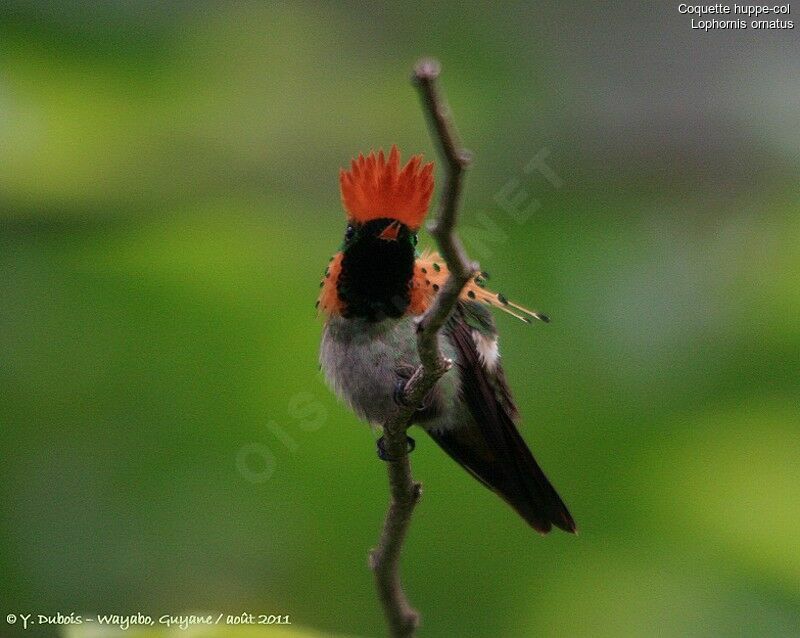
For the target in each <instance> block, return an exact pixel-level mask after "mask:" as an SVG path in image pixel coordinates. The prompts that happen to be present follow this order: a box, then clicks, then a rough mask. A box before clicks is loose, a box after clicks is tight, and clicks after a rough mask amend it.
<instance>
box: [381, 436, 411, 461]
mask: <svg viewBox="0 0 800 638" xmlns="http://www.w3.org/2000/svg"><path fill="white" fill-rule="evenodd" d="M377 446H378V458H379V459H380V460H381V461H386V462H387V463H389V462H391V461H397V460H399V459H397V458H394V457H392V456H389V455H388V454H387V453H386V444H385V442H384V440H383V437H381V438H379V439H378V441H377ZM416 447H417V442H416V441H415V440H414V439H412V438H411V437H410V436H408V435H406V454H411V453H412V452H413V451H414V448H416Z"/></svg>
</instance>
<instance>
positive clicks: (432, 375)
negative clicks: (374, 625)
mask: <svg viewBox="0 0 800 638" xmlns="http://www.w3.org/2000/svg"><path fill="white" fill-rule="evenodd" d="M439 71H440V66H439V63H438V62H437V61H436V60H421V61H420V62H419V63H418V64H417V65H416V67H415V68H414V76H413V78H412V81H413V83H414V85H415V86H416V87H417V89H418V90H419V93H420V97H421V99H422V106H423V110H424V111H425V115H426V116H427V119H428V123H429V125H430V128H431V135H432V137H433V138H434V140H435V141H436V143H437V145H438V147H439V152H440V154H441V155H442V159H443V160H444V164H445V170H444V174H445V175H444V185H443V190H442V196H441V201H440V204H439V212H438V215H437V218H436V220H435V222H433V223H432V224H431V225H430V227H429V230H430V233H431V235H433V237H434V239H435V240H436V244H437V246H438V248H439V252H440V253H441V255H442V257H443V259H444V261H445V263H446V264H447V268H448V270H449V272H450V276H449V277H448V279H447V282H446V283H445V285H444V286H442V289H441V290H440V291H439V294H438V295H436V298H435V299H434V301H433V304H432V305H431V307H430V308H429V309H428V310H427V311H426V312H425V314H424V315H423V316H422V318H421V319H420V320H419V322H418V324H417V349H418V351H419V358H420V362H421V364H422V365H420V367H419V368H418V369H417V370H416V371H415V372H414V374H413V375H412V376H411V378H410V379H409V380H408V382H407V383H406V386H405V389H404V391H403V395H404V396H403V398H404V401H403V403H404V405H403V406H401V407H399V408H398V410H397V411H396V412H395V414H393V415H392V416H391V417H390V418H389V419H388V420H387V421H386V423H385V424H384V427H383V440H384V450H385V452H386V454H387V456H388V458H389V459H391V460H390V461H388V462H387V466H388V473H389V492H390V501H389V510H388V512H387V513H386V519H385V521H384V524H383V531H382V532H381V538H380V541H379V543H378V547H377V548H375V549H374V550H372V552H371V553H370V566H371V567H372V570H373V572H374V574H375V585H376V588H377V590H378V597H379V598H380V601H381V604H382V605H383V609H384V613H385V615H386V620H387V622H388V624H389V634H390V635H391V636H393V637H396V638H401V637H402V638H405V637H407V636H413V635H414V633H415V631H416V628H417V624H418V622H419V615H418V614H417V612H416V611H415V610H414V609H413V608H412V607H411V604H410V603H409V602H408V598H407V597H406V595H405V592H404V591H403V586H402V582H401V580H400V566H399V563H400V552H401V550H402V548H403V542H404V540H405V537H406V533H407V532H408V527H409V525H410V523H411V515H412V513H413V511H414V506H415V505H416V504H417V501H418V500H419V497H420V495H421V486H420V484H419V483H416V482H414V479H413V477H412V475H411V464H410V463H409V459H408V453H407V449H406V445H407V441H406V430H407V429H408V427H409V426H410V425H411V423H412V421H413V418H414V414H415V413H416V411H417V410H418V409H419V408H420V407H421V406H422V403H423V401H424V399H425V397H426V396H427V395H428V393H429V392H430V390H431V389H432V388H433V386H434V385H435V384H436V382H437V381H438V380H439V378H441V376H442V375H443V374H445V372H447V371H448V370H449V369H450V368H451V367H452V365H453V362H452V361H450V360H448V359H446V358H445V357H444V356H443V355H442V352H441V349H440V348H439V332H440V331H441V328H442V326H443V325H444V324H445V322H446V321H447V318H448V317H449V316H450V313H451V312H452V311H453V308H454V307H455V305H456V302H457V301H458V296H459V294H460V293H461V289H462V288H463V287H464V285H465V284H466V283H467V282H468V281H469V279H470V277H471V276H472V275H473V274H474V273H475V272H476V271H477V270H478V266H477V264H474V263H473V262H471V261H470V260H469V258H468V257H467V255H466V252H465V251H464V247H463V246H462V245H461V242H460V241H459V239H458V237H457V235H456V232H455V228H456V224H457V221H458V206H459V201H460V198H461V185H462V181H463V176H464V170H465V169H466V167H467V166H468V165H469V163H470V154H469V153H468V152H467V151H465V150H464V149H463V148H461V143H460V141H459V139H458V135H457V133H456V130H455V126H454V125H453V121H452V118H451V115H450V111H449V108H448V106H447V104H446V102H445V100H444V98H443V97H442V94H441V91H440V89H439V86H438V83H437V80H438V77H439Z"/></svg>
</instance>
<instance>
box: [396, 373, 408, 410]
mask: <svg viewBox="0 0 800 638" xmlns="http://www.w3.org/2000/svg"><path fill="white" fill-rule="evenodd" d="M407 382H408V379H404V378H402V377H400V378H399V379H398V380H397V381H396V382H395V384H394V392H393V393H392V399H394V402H395V403H396V404H397V405H399V406H400V407H402V408H407V407H408V406H409V405H410V404H409V402H408V399H407V398H406V383H407Z"/></svg>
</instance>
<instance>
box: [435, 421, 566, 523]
mask: <svg viewBox="0 0 800 638" xmlns="http://www.w3.org/2000/svg"><path fill="white" fill-rule="evenodd" d="M428 434H430V435H431V437H432V438H433V440H434V441H436V443H438V444H439V446H440V447H441V448H442V449H443V450H444V451H445V452H447V454H448V455H450V457H452V458H453V459H454V460H455V461H456V462H457V463H459V464H460V465H461V466H462V467H464V468H465V469H466V470H467V471H469V472H470V473H471V474H472V475H473V476H474V477H475V478H477V479H478V480H479V481H480V482H481V483H483V484H484V485H485V486H486V487H488V488H489V489H490V490H492V491H493V492H495V493H496V494H498V495H499V496H501V497H502V498H503V499H504V500H505V501H506V502H507V503H508V504H509V505H511V507H513V508H514V509H515V510H516V511H517V513H519V515H520V516H522V518H524V519H525V520H526V521H527V522H528V524H529V525H530V526H531V527H533V528H534V529H535V530H536V531H538V532H540V533H542V534H546V533H547V532H549V531H550V529H551V528H552V526H553V525H555V526H556V527H558V528H559V529H563V530H564V531H565V532H570V533H573V534H574V533H575V532H576V527H575V521H574V520H573V519H572V516H571V515H570V513H569V511H568V510H567V507H566V505H564V503H563V501H562V500H561V498H560V497H559V495H558V493H557V492H556V490H555V488H553V486H552V485H551V484H550V481H548V480H547V477H546V476H545V475H544V472H542V469H541V468H540V467H539V464H538V463H537V462H536V459H534V458H533V455H532V454H531V451H530V450H529V449H528V446H527V445H526V444H525V441H524V440H523V439H522V437H521V436H520V434H519V432H517V429H516V427H514V425H513V424H511V423H506V427H505V428H503V433H502V434H503V436H502V439H503V441H502V444H501V445H490V443H489V441H487V439H486V438H485V436H484V432H483V431H482V430H481V429H480V428H479V427H478V426H474V425H473V426H467V427H460V428H455V429H452V430H445V431H439V432H428Z"/></svg>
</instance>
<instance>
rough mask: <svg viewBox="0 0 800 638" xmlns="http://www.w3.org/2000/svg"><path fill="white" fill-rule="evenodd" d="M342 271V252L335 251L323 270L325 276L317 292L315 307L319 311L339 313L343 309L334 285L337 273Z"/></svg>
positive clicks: (330, 313)
mask: <svg viewBox="0 0 800 638" xmlns="http://www.w3.org/2000/svg"><path fill="white" fill-rule="evenodd" d="M341 272H342V253H341V252H339V253H336V254H335V255H334V256H333V260H331V263H330V264H328V268H327V269H326V270H325V278H324V279H323V280H322V290H321V291H320V293H319V299H318V300H317V308H318V310H319V311H320V312H324V313H325V314H327V315H340V314H342V310H343V309H344V304H342V302H341V300H340V299H339V293H338V291H337V290H336V285H337V283H338V281H339V274H340V273H341Z"/></svg>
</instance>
